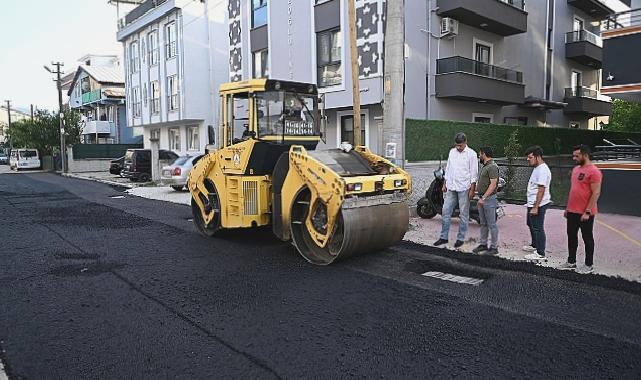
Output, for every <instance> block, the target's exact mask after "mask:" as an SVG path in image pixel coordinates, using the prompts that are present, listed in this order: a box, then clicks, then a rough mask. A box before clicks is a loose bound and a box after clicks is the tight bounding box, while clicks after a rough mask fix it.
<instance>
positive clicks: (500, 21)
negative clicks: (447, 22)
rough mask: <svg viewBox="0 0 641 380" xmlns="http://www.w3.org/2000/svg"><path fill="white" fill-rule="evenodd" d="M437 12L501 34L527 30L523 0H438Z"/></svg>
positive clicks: (506, 34) (505, 34)
mask: <svg viewBox="0 0 641 380" xmlns="http://www.w3.org/2000/svg"><path fill="white" fill-rule="evenodd" d="M437 4H438V11H437V14H438V15H439V16H441V17H451V18H454V19H456V20H458V21H459V22H462V23H464V24H467V25H470V26H473V27H476V28H480V29H483V30H487V31H489V32H492V33H495V34H498V35H501V36H511V35H513V34H519V33H525V32H527V12H526V11H525V10H524V9H525V0H438V2H437Z"/></svg>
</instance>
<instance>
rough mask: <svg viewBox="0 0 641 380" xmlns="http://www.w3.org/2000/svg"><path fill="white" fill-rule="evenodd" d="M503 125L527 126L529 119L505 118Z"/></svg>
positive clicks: (523, 117) (518, 117)
mask: <svg viewBox="0 0 641 380" xmlns="http://www.w3.org/2000/svg"><path fill="white" fill-rule="evenodd" d="M503 124H508V125H527V117H525V116H515V117H504V118H503Z"/></svg>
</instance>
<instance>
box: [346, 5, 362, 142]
mask: <svg viewBox="0 0 641 380" xmlns="http://www.w3.org/2000/svg"><path fill="white" fill-rule="evenodd" d="M355 1H356V0H347V3H348V5H347V13H348V18H349V55H350V58H351V63H352V102H353V104H354V119H353V120H354V145H355V146H359V145H365V144H364V142H363V141H361V88H360V83H359V79H358V77H359V75H358V74H359V73H360V70H359V68H358V49H357V48H356V6H355V5H354V2H355Z"/></svg>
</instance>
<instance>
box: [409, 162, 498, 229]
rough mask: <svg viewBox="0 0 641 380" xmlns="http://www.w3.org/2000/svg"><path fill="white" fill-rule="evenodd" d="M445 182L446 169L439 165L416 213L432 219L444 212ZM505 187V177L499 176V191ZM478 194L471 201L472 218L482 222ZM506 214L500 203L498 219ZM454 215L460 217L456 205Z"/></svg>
mask: <svg viewBox="0 0 641 380" xmlns="http://www.w3.org/2000/svg"><path fill="white" fill-rule="evenodd" d="M443 182H445V170H444V169H443V167H441V166H440V165H439V168H438V169H436V170H435V171H434V180H432V183H431V184H430V186H429V187H428V189H427V190H426V191H425V196H424V197H423V198H421V199H419V200H418V202H417V203H416V213H417V214H418V216H420V217H421V218H423V219H432V218H433V217H435V216H436V215H437V214H442V213H443V203H444V197H443ZM504 188H505V179H503V178H500V177H499V181H498V188H497V192H498V193H499V194H500V193H501V192H502V191H503V190H504ZM478 199H479V197H478V196H475V197H474V199H472V200H471V201H470V219H473V220H475V221H476V222H477V223H480V222H481V219H480V217H479V209H478V204H477V203H478ZM504 215H505V211H504V210H503V207H502V206H500V205H499V207H497V208H496V220H499V219H501V218H502V217H503V216H504ZM452 216H453V217H455V218H458V216H459V208H458V206H456V208H455V209H454V212H453V213H452Z"/></svg>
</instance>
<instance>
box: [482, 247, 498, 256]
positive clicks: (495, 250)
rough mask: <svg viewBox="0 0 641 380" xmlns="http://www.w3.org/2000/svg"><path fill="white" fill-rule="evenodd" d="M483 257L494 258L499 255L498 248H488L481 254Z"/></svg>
mask: <svg viewBox="0 0 641 380" xmlns="http://www.w3.org/2000/svg"><path fill="white" fill-rule="evenodd" d="M483 254H484V255H490V256H496V255H498V254H499V249H498V248H490V249H488V250H487V251H485V252H483Z"/></svg>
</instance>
